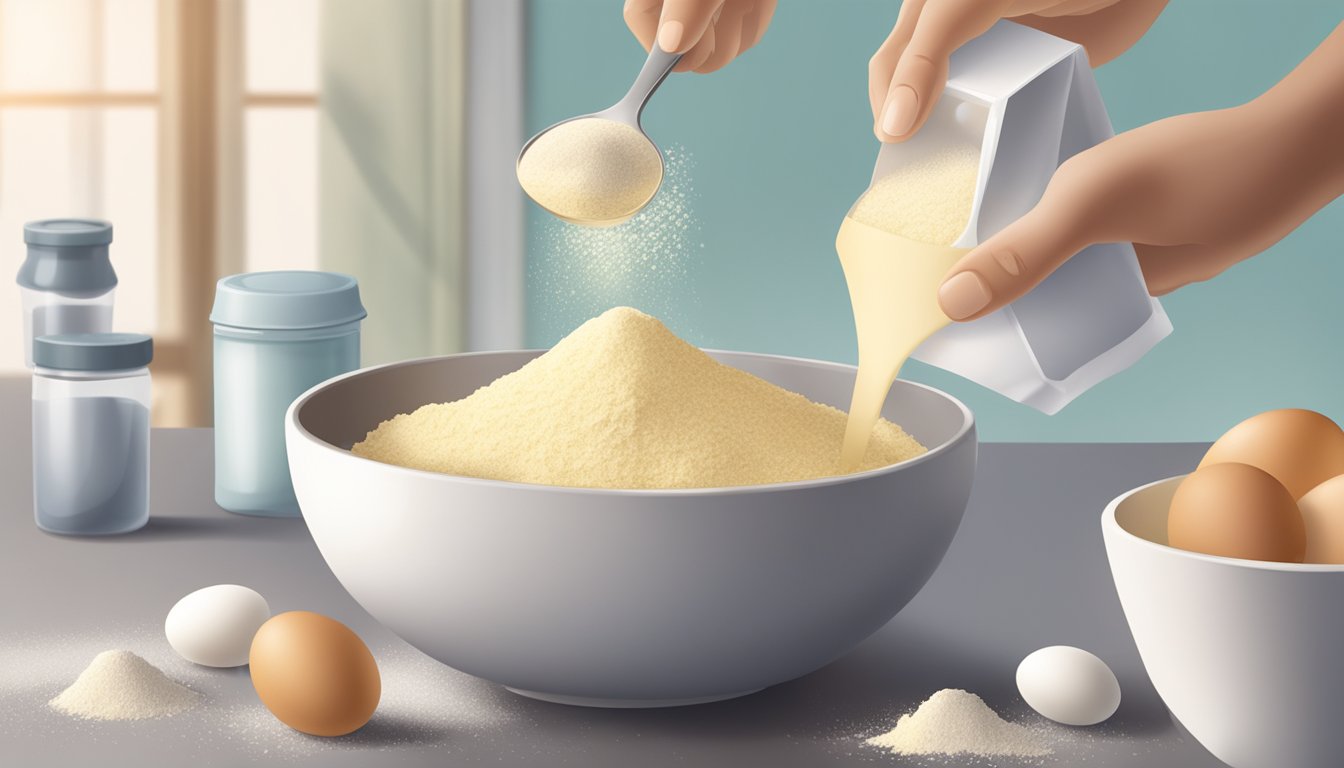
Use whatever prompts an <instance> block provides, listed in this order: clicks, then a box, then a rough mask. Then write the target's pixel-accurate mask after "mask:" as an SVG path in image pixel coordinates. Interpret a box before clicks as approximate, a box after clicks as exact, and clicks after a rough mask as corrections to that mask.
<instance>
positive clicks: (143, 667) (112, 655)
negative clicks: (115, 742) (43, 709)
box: [49, 651, 200, 720]
mask: <svg viewBox="0 0 1344 768" xmlns="http://www.w3.org/2000/svg"><path fill="white" fill-rule="evenodd" d="M199 700H200V694H198V693H196V692H195V691H193V690H191V689H190V688H187V687H186V686H184V685H180V684H178V683H176V682H174V681H173V680H170V679H169V678H168V676H167V675H165V674H163V672H161V671H159V668H158V667H156V666H154V665H153V664H150V663H149V662H148V661H145V660H144V659H142V658H140V657H139V656H137V655H135V654H134V653H131V652H130V651H103V652H102V653H100V654H98V655H97V656H95V657H93V661H92V662H91V663H90V664H89V666H88V668H87V669H85V670H84V671H83V672H81V673H80V675H79V677H78V678H76V679H75V682H74V683H73V684H71V686H70V687H69V688H66V689H65V690H64V691H62V692H61V694H60V695H59V696H57V697H56V698H54V699H52V700H51V701H50V702H49V704H50V706H51V708H52V709H54V710H56V711H57V712H63V713H65V714H67V715H71V716H73V717H82V718H85V719H88V720H144V719H147V718H151V717H165V716H167V715H175V714H177V713H179V712H185V711H186V710H188V709H191V708H192V707H194V706H196V704H197V702H198V701H199Z"/></svg>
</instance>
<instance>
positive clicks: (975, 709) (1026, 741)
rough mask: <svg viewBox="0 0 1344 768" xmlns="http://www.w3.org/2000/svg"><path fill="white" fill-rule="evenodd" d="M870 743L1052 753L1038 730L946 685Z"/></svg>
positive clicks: (947, 751)
mask: <svg viewBox="0 0 1344 768" xmlns="http://www.w3.org/2000/svg"><path fill="white" fill-rule="evenodd" d="M868 744H870V745H872V746H874V747H881V748H883V749H886V750H889V751H891V752H893V753H895V754H898V755H974V756H977V757H1043V756H1045V755H1049V754H1052V753H1053V750H1052V749H1051V748H1050V745H1049V744H1047V743H1046V742H1045V741H1044V739H1042V738H1041V737H1040V736H1039V735H1038V734H1037V733H1035V732H1034V731H1032V730H1031V729H1030V728H1027V727H1025V726H1022V725H1017V724H1014V723H1010V722H1008V721H1006V720H1004V719H1003V718H1001V717H999V716H998V714H997V713H995V712H994V710H992V709H990V708H989V705H987V704H985V702H984V701H983V700H982V699H981V698H980V697H979V696H976V695H975V694H973V693H968V692H966V691H962V690H958V689H955V688H944V689H943V690H941V691H938V692H937V693H935V694H933V695H932V696H930V697H929V698H928V699H926V700H925V701H924V703H923V704H920V705H919V709H916V710H915V711H914V712H911V713H909V714H905V715H902V716H901V719H900V720H898V721H897V722H896V727H895V728H893V729H891V730H890V731H888V732H886V733H884V734H882V735H880V736H874V737H873V738H871V739H868Z"/></svg>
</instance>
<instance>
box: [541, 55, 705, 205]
mask: <svg viewBox="0 0 1344 768" xmlns="http://www.w3.org/2000/svg"><path fill="white" fill-rule="evenodd" d="M680 60H681V54H679V53H668V52H666V51H664V50H662V49H661V48H659V47H658V45H657V44H655V45H654V46H653V49H652V50H650V51H649V57H648V59H646V60H645V62H644V67H643V68H642V69H641V70H640V71H639V76H638V77H636V78H635V82H634V84H633V85H631V86H630V90H629V92H627V93H626V94H625V96H624V97H623V98H622V99H621V100H620V101H618V102H616V103H615V104H613V105H611V106H610V107H607V108H606V109H604V110H602V111H601V112H594V113H592V114H588V115H580V116H578V117H572V118H570V119H568V120H563V121H561V122H559V123H556V124H555V125H552V126H551V127H549V128H547V129H545V130H543V131H542V132H541V133H538V134H537V135H536V136H533V137H532V138H531V139H530V140H528V142H527V143H526V144H524V145H523V148H522V150H521V151H520V152H519V153H518V162H517V168H516V170H517V174H518V183H519V185H520V186H522V188H523V191H524V192H526V193H527V195H528V197H530V198H532V200H533V201H535V202H536V203H537V205H540V206H541V207H542V208H545V209H546V210H547V211H548V212H550V213H551V214H552V215H554V216H556V217H557V218H560V219H563V220H564V221H568V222H570V223H571V224H581V225H585V226H590V227H612V226H615V225H617V224H621V223H623V222H625V221H628V220H629V219H630V218H631V217H633V216H634V215H635V214H637V213H639V212H640V211H641V210H643V209H644V206H646V205H648V204H649V201H650V200H652V199H653V196H654V195H655V194H657V193H658V187H659V186H661V185H662V183H663V153H662V152H661V151H660V150H659V149H658V146H657V145H656V144H654V143H653V140H652V139H650V138H649V137H648V135H647V134H646V133H644V128H643V126H641V125H640V122H639V119H640V115H641V114H642V113H643V111H644V105H645V104H647V103H648V101H649V98H650V97H651V96H653V92H654V91H656V90H657V89H658V86H659V85H661V84H662V82H663V80H664V79H666V78H667V75H668V73H670V72H671V71H672V67H673V66H675V65H676V63H677V62H678V61H680Z"/></svg>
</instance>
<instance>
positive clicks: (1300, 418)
mask: <svg viewBox="0 0 1344 768" xmlns="http://www.w3.org/2000/svg"><path fill="white" fill-rule="evenodd" d="M1229 461H1233V462H1238V463H1241V464H1250V465H1251V466H1253V467H1259V468H1261V469H1263V470H1265V471H1266V472H1268V473H1269V474H1271V475H1273V476H1274V477H1277V478H1278V479H1279V482H1280V483H1283V487H1285V488H1287V489H1288V492H1289V493H1291V494H1292V495H1293V498H1294V499H1300V498H1302V497H1303V496H1304V495H1306V493H1307V491H1310V490H1311V489H1312V488H1315V487H1316V486H1318V485H1320V484H1321V483H1323V482H1325V481H1326V480H1329V479H1330V478H1332V477H1334V476H1335V475H1341V474H1344V430H1341V429H1340V428H1339V425H1338V424H1336V423H1335V422H1333V421H1331V420H1330V419H1329V418H1327V417H1325V416H1322V415H1321V414H1319V413H1317V412H1315V411H1307V410H1303V409H1301V408H1283V409H1280V410H1277V411H1265V412H1264V413H1261V414H1258V415H1256V416H1252V417H1251V418H1249V419H1247V420H1245V421H1243V422H1241V423H1240V424H1238V425H1237V426H1235V427H1233V428H1231V429H1229V430H1228V431H1227V433H1226V434H1224V435H1223V436H1222V437H1220V438H1218V441H1217V442H1215V443H1214V444H1213V447H1211V448H1209V452H1208V453H1206V454H1204V460H1203V461H1201V462H1200V463H1199V466H1200V467H1207V466H1209V465H1210V464H1221V463H1224V462H1229Z"/></svg>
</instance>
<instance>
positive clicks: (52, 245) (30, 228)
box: [18, 219, 117, 297]
mask: <svg viewBox="0 0 1344 768" xmlns="http://www.w3.org/2000/svg"><path fill="white" fill-rule="evenodd" d="M23 241H24V242H25V243H27V244H28V258H26V259H24V262H23V266H22V267H20V268H19V276H18V283H19V285H21V286H23V287H24V288H32V289H33V290H37V291H52V292H55V293H60V294H65V295H67V296H77V297H91V296H100V295H102V294H104V293H106V292H108V291H110V290H112V289H113V288H115V287H117V273H116V272H115V271H113V269H112V262H111V260H110V259H108V256H107V246H108V244H109V243H111V242H112V225H111V224H109V223H108V222H106V221H98V220H96V219H44V220H42V221H30V222H28V223H27V224H25V225H23Z"/></svg>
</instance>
